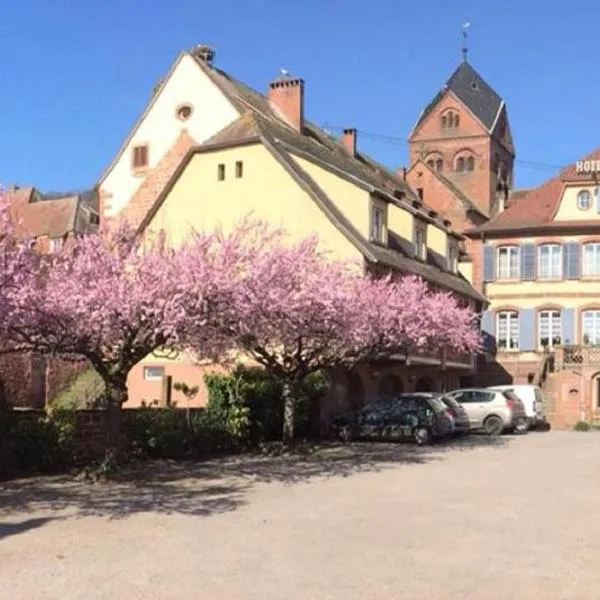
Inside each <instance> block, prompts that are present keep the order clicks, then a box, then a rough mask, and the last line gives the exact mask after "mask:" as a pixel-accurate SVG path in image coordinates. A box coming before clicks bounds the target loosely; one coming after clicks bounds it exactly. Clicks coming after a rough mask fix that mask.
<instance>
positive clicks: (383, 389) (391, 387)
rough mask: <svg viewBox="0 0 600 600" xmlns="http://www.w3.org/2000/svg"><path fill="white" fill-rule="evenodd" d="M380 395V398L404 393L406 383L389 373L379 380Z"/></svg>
mask: <svg viewBox="0 0 600 600" xmlns="http://www.w3.org/2000/svg"><path fill="white" fill-rule="evenodd" d="M377 391H378V393H379V395H380V396H389V395H391V394H402V393H404V383H403V381H402V379H401V378H400V377H398V376H397V375H392V374H391V373H387V374H386V375H384V376H383V377H382V378H381V379H380V380H379V385H378V390H377Z"/></svg>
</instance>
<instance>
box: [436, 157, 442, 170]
mask: <svg viewBox="0 0 600 600" xmlns="http://www.w3.org/2000/svg"><path fill="white" fill-rule="evenodd" d="M435 170H436V171H437V172H438V173H441V172H442V171H443V170H444V161H443V159H441V158H438V159H437V160H436V161H435Z"/></svg>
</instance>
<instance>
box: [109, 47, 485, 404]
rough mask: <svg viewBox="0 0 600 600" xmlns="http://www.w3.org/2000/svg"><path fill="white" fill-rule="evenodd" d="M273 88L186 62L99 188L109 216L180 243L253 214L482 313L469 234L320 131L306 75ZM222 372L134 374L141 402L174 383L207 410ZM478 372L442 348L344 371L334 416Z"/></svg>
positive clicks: (192, 57) (181, 60)
mask: <svg viewBox="0 0 600 600" xmlns="http://www.w3.org/2000/svg"><path fill="white" fill-rule="evenodd" d="M182 81H183V82H184V83H185V85H183V84H182ZM265 88H266V89H265V93H264V94H263V93H259V92H258V91H256V90H253V89H251V88H250V87H248V86H247V85H245V84H243V83H241V82H240V81H238V80H237V79H235V78H234V77H232V76H231V75H229V74H228V73H226V72H224V71H223V70H221V69H219V68H217V67H216V66H215V64H214V52H213V51H212V50H211V49H209V48H207V47H205V46H200V47H197V48H195V49H193V50H192V51H190V52H183V53H182V54H181V55H180V56H179V57H178V58H177V60H176V61H175V63H174V65H173V67H172V68H171V70H170V71H169V74H168V75H167V77H166V78H165V79H163V80H162V81H161V83H160V85H159V86H158V87H157V89H156V90H155V92H154V95H153V97H152V99H151V101H150V102H149V104H148V106H147V108H146V109H145V110H144V112H143V114H142V115H141V117H140V119H139V120H138V121H137V122H136V123H135V125H134V127H133V129H132V131H131V132H130V134H129V135H128V136H127V138H126V141H125V142H124V144H123V145H122V147H121V148H120V149H119V151H118V153H117V155H116V157H115V159H114V160H113V161H112V163H111V166H110V167H109V169H108V170H107V172H106V173H105V175H104V176H103V178H102V180H101V182H100V194H101V206H102V215H103V218H104V219H106V220H108V221H118V220H119V219H121V218H125V219H127V220H128V221H129V222H131V223H133V224H134V225H135V226H136V227H138V228H139V231H140V233H143V234H145V235H161V236H163V237H164V238H165V239H166V240H167V241H168V242H169V243H170V244H172V245H176V244H177V243H179V242H180V241H181V240H183V239H185V238H186V236H188V235H189V234H190V232H191V231H192V229H198V230H210V229H213V228H215V227H216V226H218V225H219V226H222V227H224V228H229V227H232V226H233V224H234V223H235V222H236V221H238V220H239V219H241V218H243V217H244V216H245V215H247V214H249V213H252V214H253V215H254V216H255V217H258V218H262V219H264V220H267V221H269V222H270V223H272V224H273V225H277V226H282V227H283V228H285V229H286V230H287V232H288V233H289V235H290V237H291V238H293V239H298V238H301V237H305V236H308V235H310V234H315V233H316V234H317V235H318V236H319V239H320V240H321V243H322V244H323V245H324V247H326V248H327V249H328V250H329V251H331V252H332V253H333V254H334V255H335V256H336V257H339V258H353V259H358V260H359V261H361V262H362V264H363V266H364V269H365V270H372V271H376V272H378V273H381V272H386V271H389V270H391V271H394V272H397V273H401V274H417V275H420V276H422V277H424V278H425V279H426V280H427V281H429V282H430V284H431V285H432V286H434V287H435V288H437V289H443V290H447V291H451V292H453V293H454V294H456V295H458V296H459V297H460V298H461V299H462V300H463V301H464V302H465V303H468V304H469V305H471V306H472V307H473V308H474V309H475V310H480V309H481V307H482V306H483V304H484V302H485V300H484V298H483V297H482V296H481V294H480V293H479V292H477V291H476V290H475V289H474V288H473V287H472V286H471V284H470V283H469V281H468V280H467V279H466V278H465V277H464V276H463V275H462V274H461V270H460V269H461V265H460V259H461V257H462V253H461V244H462V242H463V237H462V236H461V235H460V234H459V233H457V232H456V231H455V230H454V229H453V228H452V226H451V223H450V222H449V221H448V220H447V219H445V218H443V217H440V216H439V214H438V213H437V211H436V210H434V209H433V208H432V207H431V206H429V205H428V203H427V202H424V201H423V199H422V198H420V197H419V195H418V194H417V193H416V192H415V191H414V190H413V189H412V188H411V187H410V186H409V185H408V184H407V183H406V181H405V180H404V179H403V178H402V177H400V176H397V175H396V174H394V173H392V172H390V171H388V170H387V169H386V168H385V167H383V166H381V165H379V164H377V163H376V162H375V161H373V160H372V159H371V158H369V157H367V156H365V155H364V154H362V153H361V152H360V150H359V147H358V140H357V132H356V130H355V129H352V128H348V129H347V130H346V131H345V132H344V135H343V137H342V139H339V140H338V139H334V138H332V137H331V136H329V135H328V134H326V133H325V132H324V131H323V130H321V129H319V128H318V127H316V126H315V125H314V124H313V123H311V122H310V121H308V120H307V119H306V117H305V103H304V96H305V84H304V81H303V80H302V79H300V78H298V77H293V76H289V75H283V76H280V77H278V78H276V79H274V80H273V81H271V82H269V83H268V85H266V86H265ZM210 368H212V366H210V365H207V366H205V367H203V368H199V367H198V366H197V365H192V364H187V363H186V362H185V361H184V360H182V359H181V358H179V359H177V360H171V359H169V357H165V356H150V357H147V358H146V359H145V360H144V361H142V362H141V363H140V365H138V366H137V367H136V368H134V369H133V370H132V372H131V374H130V377H129V382H128V383H129V396H130V398H131V400H132V402H139V401H140V400H142V399H144V400H148V401H150V400H152V399H154V398H161V397H162V395H163V391H164V389H165V386H164V383H165V380H169V378H172V380H175V381H176V380H184V381H186V382H187V383H190V384H198V385H200V387H201V393H200V394H199V396H198V400H199V401H200V402H202V401H203V400H204V398H203V393H204V387H203V381H202V377H203V375H204V373H205V372H206V370H207V369H210ZM474 368H475V360H474V357H472V356H452V355H450V354H449V353H448V352H442V353H440V354H439V355H436V356H404V357H399V358H398V360H396V361H393V362H388V363H385V364H380V365H369V366H365V368H361V369H358V370H356V371H354V372H352V373H337V374H334V385H333V387H332V398H331V402H330V405H329V409H330V410H343V409H345V408H346V407H345V406H344V402H345V401H346V399H349V400H350V402H352V403H355V404H360V403H362V402H364V401H365V399H367V398H368V397H370V396H372V395H374V394H376V393H378V392H379V391H386V390H397V391H402V390H415V389H419V390H426V389H436V390H441V389H444V388H450V387H455V386H457V385H459V384H461V383H465V382H467V381H468V378H469V377H471V376H473V374H474ZM173 400H175V401H178V402H179V401H181V400H182V398H179V397H178V396H177V394H176V393H174V395H173Z"/></svg>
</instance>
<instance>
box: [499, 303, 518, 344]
mask: <svg viewBox="0 0 600 600" xmlns="http://www.w3.org/2000/svg"><path fill="white" fill-rule="evenodd" d="M496 345H497V346H498V348H499V349H502V350H518V349H519V313H518V312H517V311H515V310H503V311H501V312H499V313H498V314H497V315H496Z"/></svg>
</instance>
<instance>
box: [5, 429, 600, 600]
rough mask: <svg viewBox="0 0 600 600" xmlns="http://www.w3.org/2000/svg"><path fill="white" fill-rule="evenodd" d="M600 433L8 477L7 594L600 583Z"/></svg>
mask: <svg viewBox="0 0 600 600" xmlns="http://www.w3.org/2000/svg"><path fill="white" fill-rule="evenodd" d="M598 456H600V434H597V433H568V432H550V433H530V434H529V435H527V436H523V437H512V436H510V437H503V438H499V439H489V438H483V437H472V438H468V439H467V440H465V441H462V442H459V443H453V444H450V445H444V446H435V447H433V448H417V447H414V446H410V445H385V444H384V445H376V444H373V445H370V444H366V445H352V446H347V447H331V448H325V449H323V450H320V451H319V452H318V453H316V454H314V455H311V456H307V457H283V458H281V457H280V458H263V457H241V458H239V457H238V458H233V459H225V460H214V461H210V462H206V463H201V464H194V465H170V464H164V463H161V464H157V465H154V467H153V469H152V470H151V475H149V474H148V473H147V472H146V474H137V475H133V476H132V477H131V478H130V479H128V480H127V481H124V482H122V483H111V484H96V485H92V484H85V483H80V482H75V481H73V480H72V479H71V480H70V479H68V478H36V479H30V480H21V481H13V482H9V483H5V484H0V597H2V598H6V599H7V600H8V599H10V600H21V599H23V600H38V599H39V600H42V599H43V600H46V599H52V600H59V599H60V600H72V599H85V600H94V599H111V600H120V599H124V600H134V599H138V598H139V599H142V598H143V599H144V600H154V599H156V600H170V599H173V600H175V599H177V600H182V599H185V600H187V599H196V598H198V599H202V600H213V599H215V600H237V599H244V600H245V599H261V600H264V599H270V598H273V599H274V600H278V599H280V598H286V599H289V600H296V599H303V600H304V599H315V600H329V599H336V600H337V599H340V600H341V599H344V600H352V599H355V598H356V599H358V598H360V599H379V598H382V599H383V598H386V599H387V598H402V599H403V600H408V599H413V598H415V599H416V598H419V599H423V598H427V599H428V600H432V599H437V598H439V599H444V600H449V599H454V598H456V599H461V600H462V599H470V598H477V599H478V600H481V599H488V598H489V599H492V600H501V599H504V598H507V599H509V598H510V599H511V600H516V599H526V598H527V599H528V598H536V599H540V598H543V599H547V600H552V599H568V600H577V599H580V598H581V599H590V600H594V599H596V598H598V597H600V569H599V568H598V567H599V565H600V546H599V540H600V520H599V519H598V518H597V513H598V503H599V500H600V476H599V475H598V465H597V462H596V461H597V457H598Z"/></svg>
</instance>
